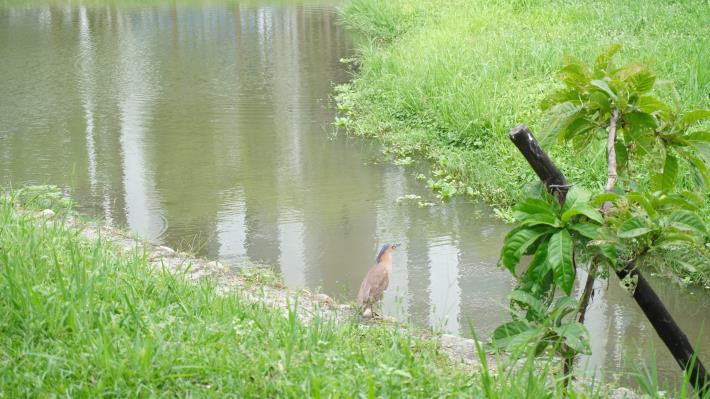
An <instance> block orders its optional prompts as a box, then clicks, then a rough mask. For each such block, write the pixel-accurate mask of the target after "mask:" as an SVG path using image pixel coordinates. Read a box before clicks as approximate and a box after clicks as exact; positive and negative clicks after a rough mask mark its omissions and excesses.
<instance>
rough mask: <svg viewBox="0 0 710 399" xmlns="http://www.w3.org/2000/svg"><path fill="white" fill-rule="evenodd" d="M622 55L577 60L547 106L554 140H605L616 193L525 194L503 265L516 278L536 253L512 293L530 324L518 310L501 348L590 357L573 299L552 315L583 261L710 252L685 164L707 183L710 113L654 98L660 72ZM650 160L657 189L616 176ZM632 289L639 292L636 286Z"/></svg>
mask: <svg viewBox="0 0 710 399" xmlns="http://www.w3.org/2000/svg"><path fill="white" fill-rule="evenodd" d="M619 49H620V46H618V45H615V46H612V47H610V48H609V49H607V50H606V51H604V52H602V53H601V54H600V55H599V56H598V57H597V58H596V60H595V62H594V63H593V66H592V67H591V68H588V67H586V66H585V65H583V64H582V63H580V62H578V61H575V60H571V61H570V62H569V63H568V64H567V65H565V66H564V67H563V68H562V69H561V70H560V71H559V73H558V74H557V79H558V80H560V81H561V82H562V83H563V84H564V87H563V88H561V89H559V90H557V91H555V92H553V93H552V94H551V95H550V96H548V97H547V98H546V99H545V100H544V101H543V102H542V108H543V110H545V111H547V115H548V121H549V126H550V129H549V130H548V131H547V136H546V137H547V138H548V141H549V140H551V139H554V140H556V141H557V142H558V143H559V144H562V145H567V144H569V143H571V144H572V146H573V148H575V149H576V150H577V151H581V150H584V149H585V148H587V147H589V146H591V145H593V144H594V143H595V142H597V141H599V142H602V143H605V144H606V147H607V164H608V173H609V176H608V180H607V186H606V190H607V191H608V192H605V193H600V194H598V195H597V196H596V197H595V198H593V199H592V198H591V195H590V193H589V192H587V191H585V190H582V189H578V188H576V187H573V188H572V189H571V190H570V191H569V192H568V193H567V197H566V200H565V201H564V203H563V205H561V206H559V205H558V204H557V202H556V201H555V199H554V198H552V197H551V196H548V197H546V198H545V199H540V198H534V197H529V198H525V199H523V200H522V201H520V203H519V204H518V205H517V206H516V207H515V208H514V216H515V218H516V225H515V227H514V228H513V229H512V230H511V231H510V233H509V234H508V235H507V236H506V238H505V242H504V245H503V249H502V252H501V263H502V265H503V266H505V267H506V268H507V269H508V270H510V271H511V273H513V274H514V275H515V274H516V267H517V265H518V263H519V262H520V259H521V256H522V255H523V254H532V255H533V257H532V260H531V262H530V264H529V265H528V268H527V270H526V271H525V272H523V274H522V275H521V276H520V277H519V287H518V290H516V291H514V292H513V295H512V296H511V301H512V304H513V305H514V306H517V307H520V308H521V309H523V310H524V311H525V318H521V317H515V312H514V321H512V322H510V323H506V324H504V325H503V326H501V327H499V328H498V329H497V330H496V331H495V333H494V335H493V340H494V343H495V344H496V345H497V347H499V348H506V349H510V348H511V347H515V346H516V345H519V344H520V342H525V343H526V345H527V344H532V345H536V346H538V347H541V348H543V349H544V348H546V347H547V346H548V345H550V342H560V343H561V344H560V345H559V346H558V348H560V350H561V351H562V353H560V354H561V355H562V356H563V357H565V358H567V359H571V358H572V357H574V356H575V354H576V353H578V352H584V351H588V349H589V348H588V346H585V345H584V340H583V339H581V338H580V337H583V336H584V335H585V333H586V330H585V328H584V326H583V325H582V324H579V323H577V322H576V321H575V320H574V319H572V320H571V321H570V320H568V321H566V322H565V323H566V324H561V323H562V320H563V317H559V318H558V317H555V315H556V314H557V313H556V312H558V313H559V312H562V311H561V310H559V309H564V312H566V313H565V314H567V313H576V312H577V311H579V312H583V311H584V310H583V309H577V305H576V303H574V305H572V304H571V303H573V302H574V301H572V300H571V299H570V298H569V297H568V296H565V297H562V298H561V299H560V300H558V301H557V303H556V305H555V307H552V308H551V309H547V307H548V306H549V305H550V304H551V303H552V302H553V299H554V297H555V290H556V288H560V289H561V290H562V291H563V292H564V293H565V294H566V295H570V293H571V290H572V285H573V284H574V280H575V272H576V266H575V260H576V259H577V258H579V259H588V260H589V261H590V262H596V263H599V262H604V263H605V264H607V265H609V266H611V267H614V268H619V267H627V266H629V265H636V266H637V265H639V262H640V261H642V260H643V259H644V257H645V256H647V255H648V254H649V253H653V252H654V251H658V250H659V249H667V248H677V247H679V246H688V247H691V248H695V249H698V250H700V251H705V252H707V251H706V250H707V248H706V246H705V243H706V242H708V229H707V226H706V224H705V222H704V221H703V219H702V218H701V217H700V216H698V214H699V212H700V209H701V207H702V206H703V205H704V201H703V199H702V197H701V196H700V195H699V194H697V193H695V192H692V191H690V192H688V191H686V192H681V193H678V192H677V191H679V190H678V186H679V184H678V176H679V160H687V161H688V164H689V166H690V167H691V168H693V169H694V171H695V173H696V174H697V175H698V176H699V177H700V179H698V180H699V184H698V186H697V188H698V190H703V189H704V187H705V182H706V181H707V177H708V169H707V166H706V164H705V162H706V161H705V159H704V158H703V157H704V156H706V155H707V154H704V152H707V151H706V150H707V148H706V147H707V146H708V144H710V141H708V139H709V138H710V135H707V134H705V133H704V132H702V131H700V130H697V126H699V125H698V124H699V123H701V122H702V121H703V120H705V119H707V118H709V117H710V112H708V111H705V110H693V111H685V112H683V111H681V108H680V105H679V103H675V104H674V105H673V106H671V105H668V104H666V103H665V102H664V101H663V100H661V98H660V97H657V96H655V95H654V92H653V90H654V86H655V83H656V76H655V74H654V73H653V72H651V71H650V69H649V68H647V67H643V66H638V65H626V66H622V67H620V68H616V67H615V66H614V64H613V58H614V55H615V54H616V53H617V52H618V51H619ZM641 157H646V158H651V161H650V164H651V165H654V162H655V165H657V168H658V169H657V171H655V172H654V173H652V174H651V179H650V182H649V187H648V188H649V189H647V190H632V187H633V186H634V185H633V184H625V183H630V182H631V180H630V179H629V180H622V182H621V184H617V173H621V174H622V177H624V176H625V177H629V176H628V175H629V170H630V168H631V166H632V165H634V164H636V163H638V162H639V160H640V158H641ZM659 159H660V160H662V162H657V160H659ZM600 207H601V209H603V210H604V215H602V213H600V212H599V211H598V209H599V208H600ZM577 252H578V253H577ZM634 267H635V266H634ZM594 270H596V268H595V269H594ZM590 273H593V272H591V270H590ZM590 277H591V278H594V277H596V275H594V274H590ZM624 283H625V285H626V286H627V289H628V290H629V293H630V294H632V293H633V291H634V290H635V287H636V282H635V281H624ZM560 303H563V304H564V306H562V307H560ZM542 309H545V310H546V311H544V312H543V311H542ZM548 315H549V316H548ZM563 326H565V328H564V329H563ZM562 343H563V344H562ZM541 352H542V349H541V350H539V351H536V354H537V353H541Z"/></svg>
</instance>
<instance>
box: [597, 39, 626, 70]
mask: <svg viewBox="0 0 710 399" xmlns="http://www.w3.org/2000/svg"><path fill="white" fill-rule="evenodd" d="M620 49H621V44H618V43H616V44H612V45H611V46H609V47H608V48H606V49H605V50H604V51H602V52H601V53H599V55H598V56H597V58H596V59H595V60H594V69H595V70H598V71H606V70H607V69H609V66H610V65H611V60H612V58H614V55H616V53H618V52H619V50H620Z"/></svg>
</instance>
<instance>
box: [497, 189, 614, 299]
mask: <svg viewBox="0 0 710 399" xmlns="http://www.w3.org/2000/svg"><path fill="white" fill-rule="evenodd" d="M567 198H568V200H567V202H565V205H564V206H562V207H560V206H559V205H558V204H557V202H556V200H555V199H554V198H553V197H552V196H544V197H543V198H526V199H524V200H522V201H521V202H520V203H519V204H518V205H516V206H515V207H514V208H513V215H514V217H515V220H516V222H517V223H518V225H517V226H516V227H515V228H514V229H513V230H511V231H510V232H509V233H508V234H507V235H506V236H505V241H504V243H503V248H502V250H501V257H500V262H501V264H502V265H503V266H504V267H506V268H507V269H508V270H510V272H511V273H513V274H516V267H517V266H518V263H520V258H521V257H522V255H524V254H530V253H535V255H536V256H534V257H533V260H532V262H531V263H530V265H529V266H528V269H527V271H526V272H525V273H523V275H522V276H520V278H521V281H523V282H524V283H527V284H528V285H529V286H530V290H531V292H533V293H534V294H536V295H538V296H543V295H550V294H551V289H552V288H553V285H552V284H551V282H550V281H549V277H550V276H552V281H554V283H555V284H556V285H557V286H559V287H560V288H561V289H562V290H563V291H564V292H565V293H566V294H567V295H569V294H570V293H571V291H572V284H573V283H574V276H575V266H574V262H573V251H572V243H573V237H574V239H575V241H577V242H582V243H586V242H587V241H589V240H591V239H595V238H597V237H596V230H597V228H598V226H599V224H600V223H601V222H602V216H601V214H600V213H599V211H598V210H596V209H594V208H593V207H592V206H591V205H590V204H589V201H590V194H589V192H587V191H586V190H585V189H583V188H579V187H573V188H572V189H571V190H570V191H569V193H568V194H567Z"/></svg>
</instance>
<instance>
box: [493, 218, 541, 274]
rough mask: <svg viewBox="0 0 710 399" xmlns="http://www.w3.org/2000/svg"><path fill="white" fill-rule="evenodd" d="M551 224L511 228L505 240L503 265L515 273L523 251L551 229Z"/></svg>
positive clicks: (502, 254) (502, 255)
mask: <svg viewBox="0 0 710 399" xmlns="http://www.w3.org/2000/svg"><path fill="white" fill-rule="evenodd" d="M551 229H552V228H551V227H550V226H544V225H543V226H519V227H518V228H515V229H513V230H511V231H510V232H509V233H508V234H507V235H506V236H505V241H504V242H503V249H502V251H501V260H502V261H503V265H504V266H505V267H506V268H507V269H508V270H510V272H511V273H512V274H513V275H515V267H516V266H517V265H518V263H519V262H520V257H521V256H522V255H523V252H525V250H526V249H527V248H528V247H529V246H530V245H532V244H533V243H534V242H535V241H537V239H538V238H540V237H541V236H543V235H544V234H547V233H549V232H550V231H551Z"/></svg>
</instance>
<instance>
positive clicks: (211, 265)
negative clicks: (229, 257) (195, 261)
mask: <svg viewBox="0 0 710 399" xmlns="http://www.w3.org/2000/svg"><path fill="white" fill-rule="evenodd" d="M205 268H207V269H213V270H227V268H226V267H225V266H224V265H223V264H222V263H220V262H217V261H216V260H213V261H212V262H207V263H206V264H205Z"/></svg>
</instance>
